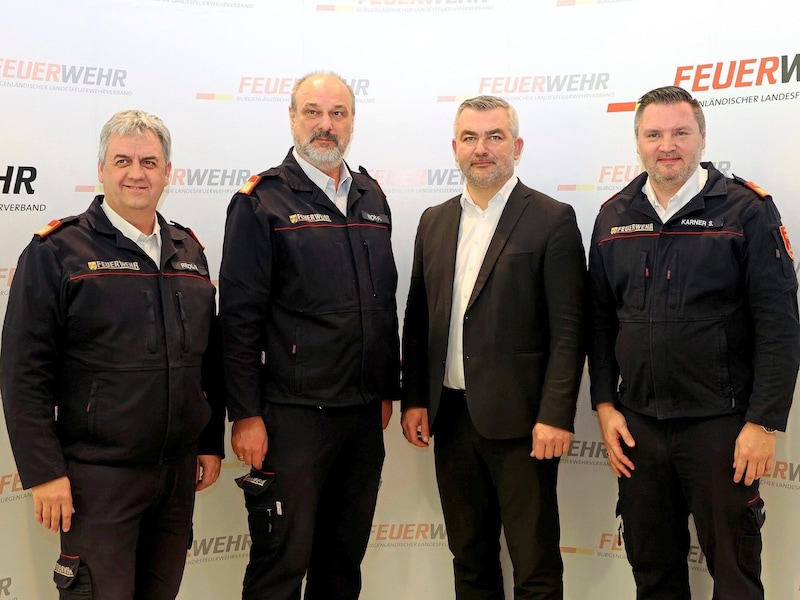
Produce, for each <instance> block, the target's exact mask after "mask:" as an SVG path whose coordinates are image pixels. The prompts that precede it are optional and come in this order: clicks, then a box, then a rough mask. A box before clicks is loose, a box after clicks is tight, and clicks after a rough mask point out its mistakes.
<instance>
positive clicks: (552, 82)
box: [436, 72, 615, 103]
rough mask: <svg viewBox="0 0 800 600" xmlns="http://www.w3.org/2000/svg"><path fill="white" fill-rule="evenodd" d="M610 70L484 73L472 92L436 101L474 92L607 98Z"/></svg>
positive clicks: (531, 98) (507, 96) (534, 98)
mask: <svg viewBox="0 0 800 600" xmlns="http://www.w3.org/2000/svg"><path fill="white" fill-rule="evenodd" d="M610 81H611V73H607V72H597V73H574V72H573V73H532V74H531V73H515V74H505V75H485V76H481V77H479V78H478V79H477V81H476V87H475V91H474V93H471V94H466V95H454V96H449V95H441V96H437V98H436V101H437V102H458V103H460V102H463V101H464V100H466V99H467V98H472V97H473V96H475V95H481V94H490V95H492V96H502V97H503V98H505V99H506V100H508V101H510V102H514V101H519V100H522V101H541V100H581V99H593V98H611V97H613V96H615V93H614V92H613V91H611V90H610V88H609V83H610Z"/></svg>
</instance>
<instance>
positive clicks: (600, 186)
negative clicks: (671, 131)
mask: <svg viewBox="0 0 800 600" xmlns="http://www.w3.org/2000/svg"><path fill="white" fill-rule="evenodd" d="M711 164H712V165H714V167H715V168H716V169H718V170H719V171H721V172H722V174H723V175H725V176H726V177H730V173H731V162H730V161H728V160H718V161H711ZM597 170H598V171H599V175H598V177H597V179H596V180H595V181H594V182H592V181H591V180H590V181H586V182H580V183H577V182H570V183H559V184H558V186H557V187H556V191H558V192H594V191H598V192H612V193H615V192H618V191H620V190H621V189H622V188H623V187H625V186H626V185H627V184H628V183H630V182H631V181H633V179H634V178H635V177H636V176H637V175H639V174H640V173H641V172H642V171H643V170H644V169H643V168H642V166H641V165H638V164H627V165H600V167H598V169H597ZM587 179H589V178H588V177H587Z"/></svg>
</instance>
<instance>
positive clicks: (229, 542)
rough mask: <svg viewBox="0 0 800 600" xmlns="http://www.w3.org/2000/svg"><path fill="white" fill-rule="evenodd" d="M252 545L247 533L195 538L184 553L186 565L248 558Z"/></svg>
mask: <svg viewBox="0 0 800 600" xmlns="http://www.w3.org/2000/svg"><path fill="white" fill-rule="evenodd" d="M252 544H253V542H252V540H251V539H250V534H249V533H234V534H231V535H220V536H216V537H207V538H195V539H194V540H193V541H192V546H191V548H189V550H188V552H187V553H186V564H189V565H195V564H201V563H211V562H219V561H223V560H234V559H240V558H248V557H249V556H250V546H251V545H252Z"/></svg>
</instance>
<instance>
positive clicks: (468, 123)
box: [456, 107, 509, 133]
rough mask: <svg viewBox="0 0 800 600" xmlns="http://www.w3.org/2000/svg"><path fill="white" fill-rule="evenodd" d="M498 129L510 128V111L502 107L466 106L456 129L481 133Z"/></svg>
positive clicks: (459, 117)
mask: <svg viewBox="0 0 800 600" xmlns="http://www.w3.org/2000/svg"><path fill="white" fill-rule="evenodd" d="M497 129H505V130H508V129H509V123H508V111H507V110H506V109H505V108H502V107H498V108H492V109H490V110H475V109H472V108H465V109H464V110H463V111H461V114H460V115H458V119H457V120H456V130H457V131H458V132H459V133H461V132H462V131H471V132H473V133H481V132H484V131H493V130H497Z"/></svg>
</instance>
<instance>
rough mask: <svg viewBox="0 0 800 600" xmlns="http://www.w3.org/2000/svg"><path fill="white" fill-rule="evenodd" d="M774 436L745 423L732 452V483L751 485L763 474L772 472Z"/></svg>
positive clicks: (758, 427) (752, 424)
mask: <svg viewBox="0 0 800 600" xmlns="http://www.w3.org/2000/svg"><path fill="white" fill-rule="evenodd" d="M775 437H776V436H775V434H774V433H767V432H766V431H764V429H763V428H762V427H761V425H756V424H755V423H745V424H744V427H742V431H741V432H740V433H739V437H737V438H736V446H735V450H734V452H733V468H734V473H733V481H734V482H735V483H739V482H740V481H742V476H744V484H745V485H751V484H752V483H753V482H754V481H755V480H756V479H758V478H760V477H761V476H762V475H764V473H769V472H770V471H772V461H773V459H774V458H775Z"/></svg>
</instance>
